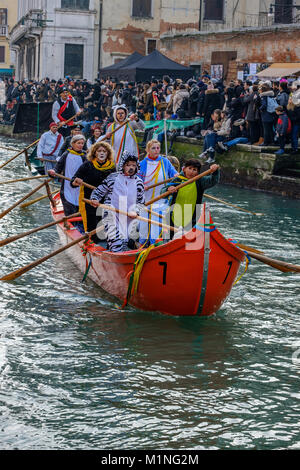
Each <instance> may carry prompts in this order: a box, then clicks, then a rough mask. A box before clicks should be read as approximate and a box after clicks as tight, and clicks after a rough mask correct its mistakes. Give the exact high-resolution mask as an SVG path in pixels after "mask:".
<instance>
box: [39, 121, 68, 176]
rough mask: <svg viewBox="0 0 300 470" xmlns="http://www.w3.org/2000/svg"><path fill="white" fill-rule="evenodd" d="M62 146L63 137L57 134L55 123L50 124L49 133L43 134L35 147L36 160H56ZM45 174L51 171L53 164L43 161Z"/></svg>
mask: <svg viewBox="0 0 300 470" xmlns="http://www.w3.org/2000/svg"><path fill="white" fill-rule="evenodd" d="M63 145H64V139H63V136H62V135H61V134H60V133H59V132H58V127H57V124H56V123H55V122H52V123H51V124H50V131H48V132H45V133H44V134H43V135H42V137H41V139H40V141H39V144H38V146H37V158H38V159H40V160H44V159H45V160H56V159H57V157H58V155H59V153H60V150H61V148H62V146H63ZM43 163H44V168H45V173H46V174H47V173H48V170H53V168H54V166H55V163H52V162H48V161H44V162H43Z"/></svg>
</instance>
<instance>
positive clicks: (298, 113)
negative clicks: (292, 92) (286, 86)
mask: <svg viewBox="0 0 300 470" xmlns="http://www.w3.org/2000/svg"><path fill="white" fill-rule="evenodd" d="M287 115H288V117H289V118H290V120H291V121H292V124H293V125H298V126H299V125H300V106H295V107H294V109H288V110H287Z"/></svg>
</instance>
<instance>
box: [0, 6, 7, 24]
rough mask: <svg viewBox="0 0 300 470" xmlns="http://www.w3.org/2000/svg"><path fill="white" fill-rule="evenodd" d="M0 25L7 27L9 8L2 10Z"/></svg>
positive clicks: (0, 11) (0, 12)
mask: <svg viewBox="0 0 300 470" xmlns="http://www.w3.org/2000/svg"><path fill="white" fill-rule="evenodd" d="M0 24H2V25H7V8H0Z"/></svg>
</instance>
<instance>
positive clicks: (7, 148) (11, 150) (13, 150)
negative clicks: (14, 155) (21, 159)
mask: <svg viewBox="0 0 300 470" xmlns="http://www.w3.org/2000/svg"><path fill="white" fill-rule="evenodd" d="M0 149H3V150H8V151H9V152H15V151H16V149H11V148H9V147H2V146H0Z"/></svg>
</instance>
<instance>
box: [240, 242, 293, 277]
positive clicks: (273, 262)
mask: <svg viewBox="0 0 300 470" xmlns="http://www.w3.org/2000/svg"><path fill="white" fill-rule="evenodd" d="M237 246H239V244H237ZM241 246H243V245H241ZM249 248H250V247H248V249H247V253H248V255H249V256H250V257H251V258H254V259H256V260H258V261H260V262H261V263H264V264H267V265H268V266H271V267H272V268H275V269H279V271H281V272H283V273H300V266H298V265H295V264H290V263H286V262H285V261H280V260H277V259H273V258H269V257H268V256H265V255H261V254H259V253H257V252H254V251H250V250H249Z"/></svg>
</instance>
